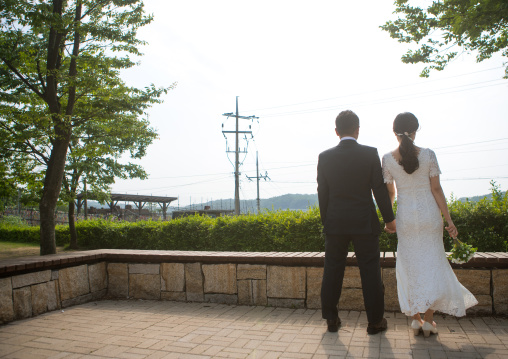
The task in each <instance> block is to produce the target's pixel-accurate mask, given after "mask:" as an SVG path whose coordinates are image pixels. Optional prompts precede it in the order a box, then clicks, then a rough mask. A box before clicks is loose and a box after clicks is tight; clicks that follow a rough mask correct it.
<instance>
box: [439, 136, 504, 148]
mask: <svg viewBox="0 0 508 359" xmlns="http://www.w3.org/2000/svg"><path fill="white" fill-rule="evenodd" d="M505 140H508V137H505V138H498V139H494V140H486V141H479V142H469V143H463V144H460V145H451V146H443V147H434V149H435V150H438V149H439V150H440V149H443V148H451V147H460V146H469V145H476V144H478V143H488V142H496V141H505Z"/></svg>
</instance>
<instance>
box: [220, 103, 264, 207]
mask: <svg viewBox="0 0 508 359" xmlns="http://www.w3.org/2000/svg"><path fill="white" fill-rule="evenodd" d="M222 116H227V117H233V116H234V117H235V118H236V127H235V131H222V134H225V133H234V134H235V151H234V152H235V215H237V216H238V215H240V160H239V158H240V152H242V153H247V150H245V149H244V150H243V151H240V148H239V143H238V135H239V134H240V133H244V134H247V133H248V134H250V135H251V136H252V131H239V130H238V119H239V118H242V119H245V120H253V119H255V118H258V117H256V116H240V115H239V114H238V96H236V113H235V114H233V113H232V112H230V113H224V114H222ZM223 127H224V125H223ZM224 137H225V135H224ZM226 152H233V151H230V150H229V148H228V149H227V151H226Z"/></svg>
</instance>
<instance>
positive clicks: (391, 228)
mask: <svg viewBox="0 0 508 359" xmlns="http://www.w3.org/2000/svg"><path fill="white" fill-rule="evenodd" d="M395 221H396V220H395V219H394V220H393V221H391V222H389V223H386V224H385V232H387V233H395V232H397V225H396V223H395Z"/></svg>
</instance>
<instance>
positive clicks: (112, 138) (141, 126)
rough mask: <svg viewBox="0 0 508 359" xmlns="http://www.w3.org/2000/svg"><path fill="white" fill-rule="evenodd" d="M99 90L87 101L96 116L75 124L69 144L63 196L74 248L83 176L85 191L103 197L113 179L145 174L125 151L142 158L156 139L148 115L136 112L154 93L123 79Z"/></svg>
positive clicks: (149, 101)
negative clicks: (123, 82) (126, 158)
mask: <svg viewBox="0 0 508 359" xmlns="http://www.w3.org/2000/svg"><path fill="white" fill-rule="evenodd" d="M101 91H103V92H104V95H103V96H99V97H98V98H97V99H96V101H95V102H90V101H89V102H88V103H87V106H88V107H91V108H93V110H92V112H91V114H93V115H94V116H95V119H94V121H87V122H84V123H83V125H81V126H78V127H76V128H75V129H74V131H73V135H72V139H71V142H70V145H69V153H68V156H67V164H66V170H65V176H64V180H63V188H62V195H61V198H62V200H64V201H66V202H67V203H68V208H69V212H68V217H69V230H70V235H71V241H70V245H71V248H76V247H77V234H76V229H75V224H74V217H75V203H74V201H75V199H76V195H77V193H78V192H79V191H82V190H83V182H84V180H86V183H87V192H88V193H90V194H92V195H93V197H94V198H96V199H99V200H106V199H108V198H109V196H108V194H109V189H110V185H111V184H113V183H114V182H115V178H123V179H125V178H140V179H145V178H147V174H146V172H145V171H144V170H143V168H142V166H140V165H138V164H134V163H131V162H127V163H125V162H124V161H123V158H124V157H125V156H124V155H125V154H126V153H128V154H129V157H130V158H133V159H141V158H142V157H144V156H145V154H146V149H147V147H148V146H149V145H150V144H151V143H152V142H153V141H154V140H155V139H156V138H157V133H156V131H155V130H154V129H153V128H151V127H150V124H149V122H148V120H147V119H144V118H142V117H140V116H141V115H142V114H143V111H142V110H143V109H144V108H145V107H147V106H148V105H150V103H151V101H153V98H152V97H150V96H147V95H146V94H145V93H144V92H142V91H139V90H137V89H132V88H127V87H125V86H123V84H118V85H117V86H114V87H113V88H103V89H101ZM106 94H107V96H106ZM75 112H76V113H79V114H81V113H86V112H87V110H86V109H82V108H80V106H79V105H78V106H77V107H76V109H75ZM99 118H100V120H99Z"/></svg>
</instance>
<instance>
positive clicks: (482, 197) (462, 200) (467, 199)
mask: <svg viewBox="0 0 508 359" xmlns="http://www.w3.org/2000/svg"><path fill="white" fill-rule="evenodd" d="M501 193H502V194H503V196H504V195H505V194H506V191H504V192H501ZM484 198H487V199H489V200H490V199H492V193H489V194H484V195H481V196H473V197H460V198H459V201H461V202H466V201H469V202H478V201H480V200H482V199H484Z"/></svg>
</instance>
